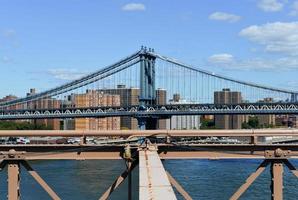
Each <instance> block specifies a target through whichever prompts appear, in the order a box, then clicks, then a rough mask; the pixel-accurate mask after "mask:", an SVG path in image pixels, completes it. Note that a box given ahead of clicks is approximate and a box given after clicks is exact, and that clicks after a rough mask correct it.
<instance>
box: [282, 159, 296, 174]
mask: <svg viewBox="0 0 298 200" xmlns="http://www.w3.org/2000/svg"><path fill="white" fill-rule="evenodd" d="M283 163H284V164H285V165H286V166H287V167H288V168H289V170H290V171H291V172H292V173H293V174H294V175H295V176H296V177H297V178H298V170H297V169H296V168H295V166H294V165H292V163H290V161H288V160H284V161H283Z"/></svg>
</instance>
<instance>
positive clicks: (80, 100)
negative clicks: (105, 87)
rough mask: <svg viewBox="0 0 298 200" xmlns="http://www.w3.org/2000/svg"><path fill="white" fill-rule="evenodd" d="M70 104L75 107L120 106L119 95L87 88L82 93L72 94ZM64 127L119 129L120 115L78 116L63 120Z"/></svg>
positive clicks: (76, 128)
mask: <svg viewBox="0 0 298 200" xmlns="http://www.w3.org/2000/svg"><path fill="white" fill-rule="evenodd" d="M69 101H70V105H71V106H75V107H81V108H84V107H99V106H120V96H119V95H112V94H104V93H102V92H100V91H97V90H87V91H86V93H84V94H72V95H71V96H70V97H69ZM64 129H75V130H120V117H105V118H78V119H73V120H65V124H64Z"/></svg>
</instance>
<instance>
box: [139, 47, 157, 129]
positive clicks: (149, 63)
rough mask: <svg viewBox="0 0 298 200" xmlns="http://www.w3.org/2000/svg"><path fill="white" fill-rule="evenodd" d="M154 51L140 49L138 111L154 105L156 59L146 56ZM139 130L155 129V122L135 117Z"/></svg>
mask: <svg viewBox="0 0 298 200" xmlns="http://www.w3.org/2000/svg"><path fill="white" fill-rule="evenodd" d="M153 51H154V50H153V49H151V48H149V49H148V50H147V48H146V47H142V49H141V53H140V96H139V107H140V108H139V109H140V110H144V109H146V107H148V106H151V105H154V104H155V103H156V92H155V59H156V57H154V56H152V55H151V54H148V52H153ZM137 120H138V126H139V129H141V130H145V129H155V128H156V126H157V120H156V119H151V118H147V117H137Z"/></svg>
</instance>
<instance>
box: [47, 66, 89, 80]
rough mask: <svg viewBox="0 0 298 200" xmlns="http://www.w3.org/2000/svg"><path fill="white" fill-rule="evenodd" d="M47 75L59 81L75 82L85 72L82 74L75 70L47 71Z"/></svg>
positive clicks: (83, 73) (84, 73)
mask: <svg viewBox="0 0 298 200" xmlns="http://www.w3.org/2000/svg"><path fill="white" fill-rule="evenodd" d="M47 74H49V75H51V76H53V77H54V78H56V79H60V80H76V79H79V78H81V77H82V76H84V75H86V74H87V72H82V71H79V70H76V69H49V70H48V71H47Z"/></svg>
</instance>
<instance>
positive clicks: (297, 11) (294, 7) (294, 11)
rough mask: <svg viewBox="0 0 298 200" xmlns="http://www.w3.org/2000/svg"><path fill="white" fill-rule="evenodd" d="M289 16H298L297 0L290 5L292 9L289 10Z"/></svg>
mask: <svg viewBox="0 0 298 200" xmlns="http://www.w3.org/2000/svg"><path fill="white" fill-rule="evenodd" d="M290 15H291V16H298V1H295V2H294V3H293V5H292V11H291V12H290Z"/></svg>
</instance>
